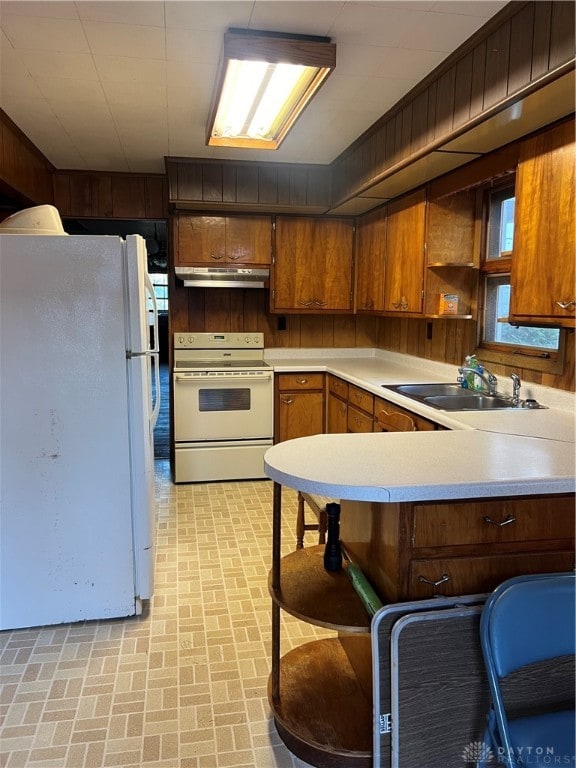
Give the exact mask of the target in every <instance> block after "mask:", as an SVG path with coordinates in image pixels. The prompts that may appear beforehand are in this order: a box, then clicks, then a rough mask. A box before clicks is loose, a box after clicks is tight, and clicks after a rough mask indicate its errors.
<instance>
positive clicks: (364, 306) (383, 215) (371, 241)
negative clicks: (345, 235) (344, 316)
mask: <svg viewBox="0 0 576 768" xmlns="http://www.w3.org/2000/svg"><path fill="white" fill-rule="evenodd" d="M386 226H387V211H386V209H385V208H383V209H380V210H378V211H376V212H374V213H372V214H368V215H366V216H363V217H362V218H361V219H360V221H359V224H358V233H357V243H356V311H357V312H378V311H381V310H383V309H384V272H385V266H384V264H385V258H386Z"/></svg>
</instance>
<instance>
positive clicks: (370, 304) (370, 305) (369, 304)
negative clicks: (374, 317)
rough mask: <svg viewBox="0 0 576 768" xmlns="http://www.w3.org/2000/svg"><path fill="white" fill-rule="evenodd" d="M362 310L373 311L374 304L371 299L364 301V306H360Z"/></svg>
mask: <svg viewBox="0 0 576 768" xmlns="http://www.w3.org/2000/svg"><path fill="white" fill-rule="evenodd" d="M362 309H374V302H373V301H372V299H370V300H369V301H365V302H364V304H362Z"/></svg>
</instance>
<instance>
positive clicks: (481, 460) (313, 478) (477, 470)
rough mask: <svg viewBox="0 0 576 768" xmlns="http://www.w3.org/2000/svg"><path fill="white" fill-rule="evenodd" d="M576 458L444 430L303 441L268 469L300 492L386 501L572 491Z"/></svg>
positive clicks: (552, 446) (530, 444)
mask: <svg viewBox="0 0 576 768" xmlns="http://www.w3.org/2000/svg"><path fill="white" fill-rule="evenodd" d="M574 460H575V452H574V444H573V443H561V442H556V441H552V440H541V439H535V438H530V437H516V436H515V435H497V434H494V433H492V432H478V431H475V430H466V431H461V432H450V431H444V430H441V431H439V432H394V433H385V432H370V433H366V434H354V433H349V434H342V435H314V436H312V437H299V438H297V439H296V440H287V441H286V442H283V443H278V444H277V445H275V446H273V447H272V448H269V449H268V451H266V454H265V456H264V467H265V470H266V474H267V475H268V477H270V478H271V479H272V480H275V481H276V482H277V483H280V484H281V485H287V486H289V487H290V488H295V489H296V490H299V491H307V492H309V493H319V494H321V495H323V496H332V497H333V498H337V499H355V500H357V501H384V502H387V501H425V500H433V499H438V500H441V499H462V498H479V497H495V496H516V495H518V496H528V495H533V494H539V493H543V494H546V493H570V492H572V491H574Z"/></svg>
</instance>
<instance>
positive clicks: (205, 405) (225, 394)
mask: <svg viewBox="0 0 576 768" xmlns="http://www.w3.org/2000/svg"><path fill="white" fill-rule="evenodd" d="M251 394H252V390H251V389H250V388H249V387H242V388H231V387H230V388H228V387H225V388H224V389H200V390H199V391H198V409H199V410H200V412H201V413H204V412H209V411H249V410H250V407H251V406H250V400H251V397H250V396H251Z"/></svg>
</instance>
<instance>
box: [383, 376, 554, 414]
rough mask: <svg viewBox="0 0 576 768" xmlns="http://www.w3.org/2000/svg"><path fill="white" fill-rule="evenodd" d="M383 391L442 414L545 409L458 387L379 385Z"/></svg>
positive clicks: (535, 404)
mask: <svg viewBox="0 0 576 768" xmlns="http://www.w3.org/2000/svg"><path fill="white" fill-rule="evenodd" d="M382 388H383V389H390V390H392V391H394V392H398V393H399V394H401V395H405V397H409V398H411V399H412V400H417V401H418V402H420V403H424V404H425V405H430V406H432V408H439V409H440V410H443V411H496V410H507V409H511V410H525V409H526V410H530V409H535V408H536V409H537V408H545V406H543V405H540V404H539V403H537V402H536V401H535V400H526V401H525V402H522V401H521V402H520V403H519V404H518V405H514V403H513V402H512V400H511V399H510V398H508V397H504V396H503V395H498V394H495V395H489V394H488V393H487V392H474V391H472V390H470V389H464V388H463V387H461V386H460V384H456V383H454V384H450V383H434V384H382Z"/></svg>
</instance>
